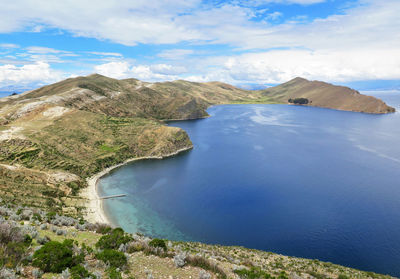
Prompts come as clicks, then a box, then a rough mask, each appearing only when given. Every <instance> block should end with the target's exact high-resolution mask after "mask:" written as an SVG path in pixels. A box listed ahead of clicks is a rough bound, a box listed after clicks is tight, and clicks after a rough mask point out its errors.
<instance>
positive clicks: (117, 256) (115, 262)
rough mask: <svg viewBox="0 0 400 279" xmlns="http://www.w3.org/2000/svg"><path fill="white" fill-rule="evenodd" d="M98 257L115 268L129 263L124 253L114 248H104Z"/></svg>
mask: <svg viewBox="0 0 400 279" xmlns="http://www.w3.org/2000/svg"><path fill="white" fill-rule="evenodd" d="M96 258H97V259H99V260H102V261H103V262H105V263H106V264H108V265H110V266H111V267H114V268H120V267H123V266H125V265H126V264H127V263H128V260H127V259H126V256H125V254H124V253H122V252H119V251H116V250H112V249H104V250H103V251H101V252H100V253H98V254H97V255H96Z"/></svg>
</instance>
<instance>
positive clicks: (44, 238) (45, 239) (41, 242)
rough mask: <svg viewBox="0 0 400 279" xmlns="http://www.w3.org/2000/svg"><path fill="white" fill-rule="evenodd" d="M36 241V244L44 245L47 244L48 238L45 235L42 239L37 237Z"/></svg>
mask: <svg viewBox="0 0 400 279" xmlns="http://www.w3.org/2000/svg"><path fill="white" fill-rule="evenodd" d="M36 241H37V243H39V244H41V245H43V244H46V243H47V242H49V241H50V238H49V237H48V236H47V235H45V236H44V237H38V238H37V239H36Z"/></svg>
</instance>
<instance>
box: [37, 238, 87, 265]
mask: <svg viewBox="0 0 400 279" xmlns="http://www.w3.org/2000/svg"><path fill="white" fill-rule="evenodd" d="M72 248H73V241H72V240H71V239H66V240H64V242H63V243H60V242H57V241H50V242H47V243H46V244H44V245H43V246H42V247H41V248H40V249H39V250H37V251H36V252H35V253H34V254H33V266H36V267H39V268H40V269H41V270H43V271H44V272H54V273H60V272H62V271H63V270H64V269H66V268H71V267H73V266H75V265H77V264H79V263H81V262H82V260H83V257H82V255H79V256H74V253H73V250H72Z"/></svg>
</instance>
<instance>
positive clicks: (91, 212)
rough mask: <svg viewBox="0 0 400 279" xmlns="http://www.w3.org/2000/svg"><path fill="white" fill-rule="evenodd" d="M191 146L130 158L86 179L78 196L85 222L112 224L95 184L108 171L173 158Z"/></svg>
mask: <svg viewBox="0 0 400 279" xmlns="http://www.w3.org/2000/svg"><path fill="white" fill-rule="evenodd" d="M192 148H193V146H189V147H185V148H181V149H178V150H176V151H174V152H171V153H169V154H166V155H163V156H145V157H138V158H131V159H128V160H126V161H124V162H122V163H120V164H117V165H114V166H111V167H108V168H106V169H104V170H102V171H101V172H99V173H96V174H95V175H93V176H91V177H89V178H87V180H86V181H87V184H88V186H87V187H86V188H84V189H82V192H81V194H80V196H81V197H83V198H84V199H86V200H87V201H86V202H85V204H86V210H85V217H86V220H87V221H89V222H90V223H105V224H109V225H112V222H111V221H110V219H109V218H107V215H106V214H105V211H104V207H103V202H102V200H101V199H100V197H99V194H98V192H97V184H98V181H99V179H100V178H102V177H103V176H105V175H106V174H108V173H109V172H110V171H112V170H114V169H116V168H119V167H122V166H124V165H126V164H128V163H131V162H134V161H139V160H146V159H158V160H161V159H164V158H167V157H172V156H175V155H177V154H179V153H181V152H183V151H187V150H190V149H192Z"/></svg>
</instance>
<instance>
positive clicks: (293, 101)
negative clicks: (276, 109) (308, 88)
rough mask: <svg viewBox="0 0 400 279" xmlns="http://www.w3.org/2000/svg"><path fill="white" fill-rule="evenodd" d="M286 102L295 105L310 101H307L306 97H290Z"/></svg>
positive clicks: (305, 103)
mask: <svg viewBox="0 0 400 279" xmlns="http://www.w3.org/2000/svg"><path fill="white" fill-rule="evenodd" d="M288 103H289V104H295V105H307V104H308V103H311V102H309V101H308V99H307V98H294V99H292V98H290V99H289V100H288Z"/></svg>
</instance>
